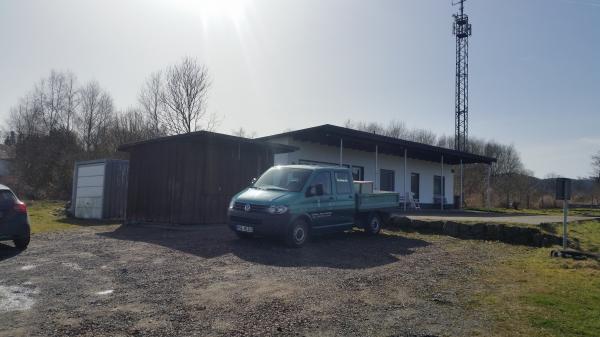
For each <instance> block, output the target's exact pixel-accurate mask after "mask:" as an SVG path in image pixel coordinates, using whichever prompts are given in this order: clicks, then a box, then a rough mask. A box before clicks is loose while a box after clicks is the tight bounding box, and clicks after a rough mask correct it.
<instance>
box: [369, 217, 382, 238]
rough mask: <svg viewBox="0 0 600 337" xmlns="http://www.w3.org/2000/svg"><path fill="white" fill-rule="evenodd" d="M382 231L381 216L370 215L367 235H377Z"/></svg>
mask: <svg viewBox="0 0 600 337" xmlns="http://www.w3.org/2000/svg"><path fill="white" fill-rule="evenodd" d="M379 231H381V216H380V215H379V214H377V213H372V214H370V215H369V218H368V220H367V224H366V226H365V233H367V234H369V235H377V234H379Z"/></svg>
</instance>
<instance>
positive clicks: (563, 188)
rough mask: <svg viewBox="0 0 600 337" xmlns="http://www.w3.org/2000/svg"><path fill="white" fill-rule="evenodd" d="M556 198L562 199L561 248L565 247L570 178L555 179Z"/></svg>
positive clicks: (564, 248)
mask: <svg viewBox="0 0 600 337" xmlns="http://www.w3.org/2000/svg"><path fill="white" fill-rule="evenodd" d="M556 200H562V201H563V250H566V249H567V217H568V214H569V200H571V179H568V178H557V179H556Z"/></svg>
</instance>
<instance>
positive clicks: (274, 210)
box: [267, 206, 288, 214]
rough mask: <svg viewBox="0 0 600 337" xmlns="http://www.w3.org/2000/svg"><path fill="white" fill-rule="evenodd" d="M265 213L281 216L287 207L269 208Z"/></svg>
mask: <svg viewBox="0 0 600 337" xmlns="http://www.w3.org/2000/svg"><path fill="white" fill-rule="evenodd" d="M267 211H268V212H269V213H271V214H283V213H285V212H287V211H288V208H287V206H269V208H267Z"/></svg>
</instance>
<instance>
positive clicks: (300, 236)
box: [285, 220, 308, 248]
mask: <svg viewBox="0 0 600 337" xmlns="http://www.w3.org/2000/svg"><path fill="white" fill-rule="evenodd" d="M306 240H308V224H307V223H306V221H304V220H296V221H294V223H292V225H291V226H290V228H289V230H288V231H287V233H286V235H285V243H286V244H287V245H288V246H289V247H292V248H300V247H302V246H303V245H304V243H305V242H306Z"/></svg>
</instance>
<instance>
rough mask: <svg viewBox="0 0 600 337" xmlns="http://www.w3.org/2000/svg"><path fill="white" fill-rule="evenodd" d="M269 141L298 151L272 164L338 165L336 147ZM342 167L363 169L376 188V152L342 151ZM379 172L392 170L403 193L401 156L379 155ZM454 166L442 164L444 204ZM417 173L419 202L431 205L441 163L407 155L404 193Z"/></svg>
mask: <svg viewBox="0 0 600 337" xmlns="http://www.w3.org/2000/svg"><path fill="white" fill-rule="evenodd" d="M270 141H272V142H274V143H279V144H286V145H292V146H296V147H298V148H299V150H298V151H295V152H290V153H282V154H276V155H275V165H290V164H298V163H299V160H301V159H304V160H314V161H320V162H328V163H339V161H340V148H339V146H337V147H334V146H327V145H321V144H317V143H309V142H299V141H295V140H293V139H291V137H289V136H284V137H282V138H276V139H270ZM342 157H343V164H348V165H356V166H362V167H364V179H365V180H368V181H373V182H376V184H375V189H377V190H378V189H379V177H378V176H377V179H376V172H375V149H374V148H373V152H365V151H358V150H352V149H347V148H344V149H343V151H342ZM377 168H378V169H387V170H393V171H394V175H395V177H394V180H395V184H394V188H395V192H399V193H400V194H402V193H403V192H404V157H402V156H391V155H386V154H381V153H380V154H379V155H378V165H377ZM453 168H454V166H452V165H447V164H444V176H445V177H446V178H445V182H446V183H445V185H446V186H445V197H446V203H447V204H453V203H454V174H453V173H452V169H453ZM411 173H419V175H420V177H419V178H420V181H419V185H420V186H419V194H420V198H419V201H420V202H421V203H423V204H433V202H434V200H433V177H434V176H436V175H438V176H439V175H441V173H442V168H441V158H440V162H430V161H423V160H417V159H411V158H410V153H409V158H408V160H407V175H406V192H410V175H411Z"/></svg>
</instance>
